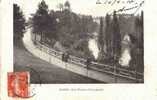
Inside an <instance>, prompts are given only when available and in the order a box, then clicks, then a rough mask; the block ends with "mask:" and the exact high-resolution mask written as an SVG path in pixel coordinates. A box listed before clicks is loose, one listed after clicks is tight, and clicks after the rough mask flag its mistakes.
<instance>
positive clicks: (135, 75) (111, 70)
mask: <svg viewBox="0 0 157 100" xmlns="http://www.w3.org/2000/svg"><path fill="white" fill-rule="evenodd" d="M35 46H36V47H37V48H38V49H40V50H42V51H43V52H45V53H47V54H49V55H51V56H54V57H56V58H58V59H60V60H62V56H63V52H59V51H56V50H54V49H53V48H50V47H49V46H48V45H46V44H41V43H39V42H36V45H35ZM86 62H87V60H86V59H83V58H79V57H75V56H73V55H70V56H69V58H68V63H72V64H75V65H79V66H80V67H84V68H86V69H87V70H88V69H90V70H94V71H97V72H101V73H107V74H110V75H113V76H115V77H122V78H126V79H129V80H133V81H135V82H143V81H144V79H143V73H139V72H136V71H131V70H128V69H125V68H121V67H117V66H111V65H106V64H101V63H97V62H93V61H92V62H91V63H90V64H89V67H88V68H87V64H86Z"/></svg>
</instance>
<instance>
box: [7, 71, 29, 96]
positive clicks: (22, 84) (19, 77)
mask: <svg viewBox="0 0 157 100" xmlns="http://www.w3.org/2000/svg"><path fill="white" fill-rule="evenodd" d="M8 96H10V97H28V96H29V72H9V73H8Z"/></svg>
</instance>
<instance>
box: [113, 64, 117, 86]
mask: <svg viewBox="0 0 157 100" xmlns="http://www.w3.org/2000/svg"><path fill="white" fill-rule="evenodd" d="M114 82H115V83H117V67H116V65H114Z"/></svg>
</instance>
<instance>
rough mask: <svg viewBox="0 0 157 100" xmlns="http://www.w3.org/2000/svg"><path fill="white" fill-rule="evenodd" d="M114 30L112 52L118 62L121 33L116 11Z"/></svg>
mask: <svg viewBox="0 0 157 100" xmlns="http://www.w3.org/2000/svg"><path fill="white" fill-rule="evenodd" d="M112 30H113V31H112V49H113V51H112V52H113V57H114V61H115V62H118V60H119V58H120V55H121V34H120V27H119V22H118V18H117V14H116V11H114V13H113V22H112Z"/></svg>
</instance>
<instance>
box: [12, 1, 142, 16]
mask: <svg viewBox="0 0 157 100" xmlns="http://www.w3.org/2000/svg"><path fill="white" fill-rule="evenodd" d="M41 1H42V0H14V3H16V4H18V5H19V6H20V7H21V9H22V11H23V12H24V15H25V16H26V18H28V17H30V14H32V13H35V11H36V9H37V7H38V4H39V3H40V2H41ZM65 1H67V0H45V2H46V4H47V5H48V7H49V9H53V10H57V7H56V6H57V5H58V4H59V3H63V4H64V2H65ZM68 1H69V2H70V4H71V9H72V11H73V12H76V13H79V14H86V15H93V16H105V15H106V13H107V12H112V11H113V10H114V9H120V8H122V7H123V6H126V7H129V6H130V7H132V6H133V5H131V4H129V5H128V4H127V3H125V4H114V5H112V6H111V5H108V4H96V2H97V0H68ZM99 1H101V2H102V3H104V2H105V1H114V0H99ZM120 1H127V0H120ZM141 1H143V0H136V2H137V3H140V2H141ZM134 11H135V10H130V11H127V12H126V13H132V12H134Z"/></svg>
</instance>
